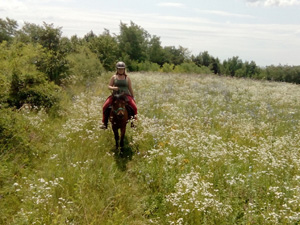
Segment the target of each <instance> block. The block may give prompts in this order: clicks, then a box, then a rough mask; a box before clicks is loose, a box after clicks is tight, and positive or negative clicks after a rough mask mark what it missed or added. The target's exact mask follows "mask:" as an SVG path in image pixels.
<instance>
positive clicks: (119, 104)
mask: <svg viewBox="0 0 300 225" xmlns="http://www.w3.org/2000/svg"><path fill="white" fill-rule="evenodd" d="M127 101H128V99H127V97H126V95H124V94H116V95H114V96H113V101H112V111H113V113H114V114H115V116H116V117H117V118H118V119H123V118H124V116H125V114H126V104H127Z"/></svg>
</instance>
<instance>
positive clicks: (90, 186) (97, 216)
mask: <svg viewBox="0 0 300 225" xmlns="http://www.w3.org/2000/svg"><path fill="white" fill-rule="evenodd" d="M109 77H110V75H109V74H108V75H105V76H103V77H101V78H99V79H98V81H97V82H95V83H94V84H88V85H86V86H81V87H79V86H73V87H72V88H70V89H69V90H68V93H71V94H72V98H70V100H68V98H66V99H65V103H64V106H65V107H64V110H62V111H61V112H60V114H61V118H60V119H55V120H53V119H52V118H50V117H48V116H47V115H46V114H44V113H40V114H33V113H27V112H23V113H24V114H26V115H27V118H28V120H29V121H31V122H30V124H31V126H33V127H35V129H36V130H38V132H35V133H34V134H35V135H36V136H37V137H39V138H37V141H32V145H34V146H35V149H36V155H35V159H34V160H32V162H31V163H32V165H31V166H30V167H25V168H24V169H22V170H20V171H19V173H18V175H17V176H14V177H13V178H11V179H9V181H7V183H6V184H5V185H4V187H5V188H6V190H7V191H6V192H5V194H3V195H1V196H2V198H1V203H0V207H1V208H2V209H1V210H0V215H1V216H0V218H1V219H0V223H2V224H130V225H132V224H137V225H138V224H297V223H299V222H300V213H299V212H300V207H299V205H300V188H299V185H298V184H299V180H300V170H299V161H300V153H299V147H300V137H299V132H298V130H299V128H300V127H299V119H300V113H299V112H300V111H299V109H300V96H299V95H300V94H299V93H300V92H299V86H297V85H293V84H287V83H275V82H266V81H253V80H247V79H235V78H228V77H218V76H213V75H184V74H181V75H180V74H159V73H132V74H130V77H131V79H132V82H133V86H134V90H135V92H136V93H135V97H136V101H137V105H138V110H139V115H138V117H139V120H138V122H137V128H135V129H131V128H130V126H128V130H127V133H126V142H127V144H126V148H125V153H124V154H119V153H118V152H116V151H115V150H114V139H113V133H112V130H111V129H108V130H105V131H103V130H100V129H99V125H100V122H101V117H102V114H101V112H102V104H103V103H104V101H105V99H106V97H107V96H108V95H109V92H108V90H107V87H106V86H107V82H108V80H109ZM1 161H2V162H4V163H6V162H5V160H4V159H1ZM3 165H5V164H3V163H2V166H3ZM7 165H8V164H7Z"/></svg>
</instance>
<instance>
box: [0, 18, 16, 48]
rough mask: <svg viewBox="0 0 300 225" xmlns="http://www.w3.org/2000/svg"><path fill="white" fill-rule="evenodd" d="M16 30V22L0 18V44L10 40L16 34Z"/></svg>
mask: <svg viewBox="0 0 300 225" xmlns="http://www.w3.org/2000/svg"><path fill="white" fill-rule="evenodd" d="M17 28H18V24H17V21H15V20H12V19H9V18H6V20H3V19H1V18H0V43H1V42H2V41H10V40H12V38H13V37H14V36H15V34H16V32H17Z"/></svg>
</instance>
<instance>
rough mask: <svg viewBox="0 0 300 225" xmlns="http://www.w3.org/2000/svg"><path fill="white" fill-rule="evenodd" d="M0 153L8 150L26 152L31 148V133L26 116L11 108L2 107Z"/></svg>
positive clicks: (0, 111)
mask: <svg viewBox="0 0 300 225" xmlns="http://www.w3.org/2000/svg"><path fill="white" fill-rule="evenodd" d="M0 114H1V117H0V154H1V155H2V154H4V153H7V151H10V152H12V151H17V152H23V153H26V151H27V150H28V149H29V135H28V133H27V132H28V131H27V130H26V126H27V125H26V124H27V122H26V121H25V118H23V116H22V115H20V114H18V113H17V112H14V111H12V110H11V109H0Z"/></svg>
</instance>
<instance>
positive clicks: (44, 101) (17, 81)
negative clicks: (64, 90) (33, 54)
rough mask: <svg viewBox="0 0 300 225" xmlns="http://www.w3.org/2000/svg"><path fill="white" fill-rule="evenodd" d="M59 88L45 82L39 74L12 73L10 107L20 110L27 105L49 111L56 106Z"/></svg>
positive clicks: (42, 75) (44, 78)
mask: <svg viewBox="0 0 300 225" xmlns="http://www.w3.org/2000/svg"><path fill="white" fill-rule="evenodd" d="M60 90H61V89H60V87H59V86H57V85H55V84H54V83H52V82H48V81H47V80H46V76H45V75H44V74H42V73H40V72H36V73H30V74H17V73H14V74H13V76H12V81H11V85H10V92H9V99H8V102H9V104H10V106H12V107H16V108H20V107H22V106H23V105H24V104H28V105H30V106H31V107H33V108H38V109H41V108H45V109H46V110H47V109H50V108H51V107H53V106H54V105H56V104H58V102H59V99H60V97H59V96H60Z"/></svg>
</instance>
